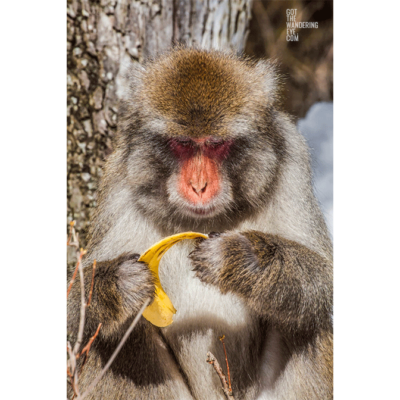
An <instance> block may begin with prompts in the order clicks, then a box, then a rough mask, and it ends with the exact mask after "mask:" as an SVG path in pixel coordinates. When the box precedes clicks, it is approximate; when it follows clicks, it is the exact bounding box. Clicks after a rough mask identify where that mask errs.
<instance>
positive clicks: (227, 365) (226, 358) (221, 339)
mask: <svg viewBox="0 0 400 400" xmlns="http://www.w3.org/2000/svg"><path fill="white" fill-rule="evenodd" d="M224 339H225V335H222V336H221V337H220V338H219V340H220V341H221V342H222V346H223V348H224V353H225V361H226V370H227V372H228V383H229V390H230V391H231V392H232V386H231V374H230V372H229V363H228V355H227V354H226V348H225V342H224Z"/></svg>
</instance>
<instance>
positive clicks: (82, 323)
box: [73, 249, 86, 355]
mask: <svg viewBox="0 0 400 400" xmlns="http://www.w3.org/2000/svg"><path fill="white" fill-rule="evenodd" d="M85 253H86V251H85V250H83V249H81V255H83V254H85ZM78 262H79V260H78ZM79 277H80V281H81V316H80V321H79V330H78V339H77V341H76V343H75V346H74V350H73V353H74V354H75V355H76V354H78V351H79V348H80V346H81V343H82V339H83V329H84V327H85V313H86V301H85V280H84V278H83V268H82V263H79Z"/></svg>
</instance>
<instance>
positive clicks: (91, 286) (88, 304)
mask: <svg viewBox="0 0 400 400" xmlns="http://www.w3.org/2000/svg"><path fill="white" fill-rule="evenodd" d="M95 271H96V260H94V261H93V271H92V283H91V284H90V292H89V299H88V301H87V305H86V307H89V306H90V302H91V300H92V294H93V285H94V273H95ZM100 325H101V324H100Z"/></svg>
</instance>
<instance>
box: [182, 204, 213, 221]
mask: <svg viewBox="0 0 400 400" xmlns="http://www.w3.org/2000/svg"><path fill="white" fill-rule="evenodd" d="M185 209H186V212H188V213H189V214H192V215H195V216H196V217H204V218H205V217H210V216H212V215H214V214H215V212H216V210H217V209H216V207H215V206H213V205H207V206H192V205H189V204H188V205H187V206H186V207H185Z"/></svg>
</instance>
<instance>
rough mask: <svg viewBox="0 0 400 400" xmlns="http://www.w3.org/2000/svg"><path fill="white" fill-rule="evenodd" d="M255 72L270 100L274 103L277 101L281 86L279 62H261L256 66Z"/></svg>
mask: <svg viewBox="0 0 400 400" xmlns="http://www.w3.org/2000/svg"><path fill="white" fill-rule="evenodd" d="M254 70H255V72H256V74H258V76H259V80H260V83H261V84H262V86H261V88H262V90H263V91H264V92H265V94H266V95H267V97H268V100H269V101H271V102H274V101H275V100H276V99H277V96H278V91H279V87H280V84H281V80H280V76H279V74H278V62H277V61H276V60H259V61H257V62H256V64H255V65H254Z"/></svg>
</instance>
